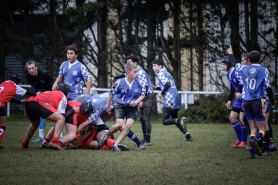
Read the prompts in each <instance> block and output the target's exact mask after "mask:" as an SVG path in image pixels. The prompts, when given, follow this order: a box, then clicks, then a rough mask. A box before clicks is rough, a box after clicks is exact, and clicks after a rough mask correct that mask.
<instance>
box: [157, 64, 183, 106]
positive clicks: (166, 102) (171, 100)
mask: <svg viewBox="0 0 278 185" xmlns="http://www.w3.org/2000/svg"><path fill="white" fill-rule="evenodd" d="M157 78H158V81H159V87H160V89H161V90H163V89H164V86H165V84H166V82H170V83H171V87H170V88H169V89H168V90H167V91H166V92H165V94H164V95H163V107H167V108H171V109H180V96H179V94H178V90H177V87H176V84H175V82H174V79H173V77H172V76H171V74H170V73H169V72H168V71H166V70H165V69H161V70H160V71H159V73H158V74H157Z"/></svg>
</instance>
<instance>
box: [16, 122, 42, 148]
mask: <svg viewBox="0 0 278 185" xmlns="http://www.w3.org/2000/svg"><path fill="white" fill-rule="evenodd" d="M39 124H40V120H39V119H38V120H31V124H30V125H29V127H28V128H27V132H26V134H25V137H24V140H23V141H22V143H21V146H20V148H21V149H23V148H28V144H29V141H30V139H31V138H32V136H33V135H34V133H35V131H36V130H37V128H38V126H39Z"/></svg>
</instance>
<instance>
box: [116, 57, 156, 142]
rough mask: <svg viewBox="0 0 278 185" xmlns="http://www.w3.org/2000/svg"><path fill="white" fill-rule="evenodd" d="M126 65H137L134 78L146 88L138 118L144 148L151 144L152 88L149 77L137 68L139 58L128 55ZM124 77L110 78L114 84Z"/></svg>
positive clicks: (140, 68)
mask: <svg viewBox="0 0 278 185" xmlns="http://www.w3.org/2000/svg"><path fill="white" fill-rule="evenodd" d="M126 63H134V64H136V65H137V69H138V75H137V77H136V78H138V80H139V82H140V83H141V85H142V86H146V91H147V93H146V95H145V98H144V99H143V100H142V101H141V102H140V104H139V112H138V114H139V116H140V122H141V127H142V132H143V136H144V139H143V140H142V141H141V142H142V143H144V145H146V146H150V145H151V144H152V143H151V131H152V123H151V111H152V107H153V87H152V83H151V80H150V77H149V75H148V74H147V72H146V71H145V70H144V69H143V68H142V67H141V66H139V57H138V56H137V55H130V56H127V57H126ZM123 77H125V75H124V74H121V75H117V76H114V77H112V78H111V81H112V82H115V80H117V79H119V78H123Z"/></svg>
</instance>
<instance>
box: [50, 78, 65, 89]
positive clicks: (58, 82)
mask: <svg viewBox="0 0 278 185" xmlns="http://www.w3.org/2000/svg"><path fill="white" fill-rule="evenodd" d="M63 79H64V77H63V76H58V77H57V78H56V80H55V82H54V84H53V86H52V90H57V86H58V85H59V84H60V83H61V82H62V81H63Z"/></svg>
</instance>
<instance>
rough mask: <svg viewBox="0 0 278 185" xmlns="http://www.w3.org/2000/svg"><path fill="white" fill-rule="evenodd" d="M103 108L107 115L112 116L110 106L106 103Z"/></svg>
mask: <svg viewBox="0 0 278 185" xmlns="http://www.w3.org/2000/svg"><path fill="white" fill-rule="evenodd" d="M105 109H106V112H107V114H108V115H109V116H112V111H111V109H110V107H109V106H107V105H106V106H105Z"/></svg>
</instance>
